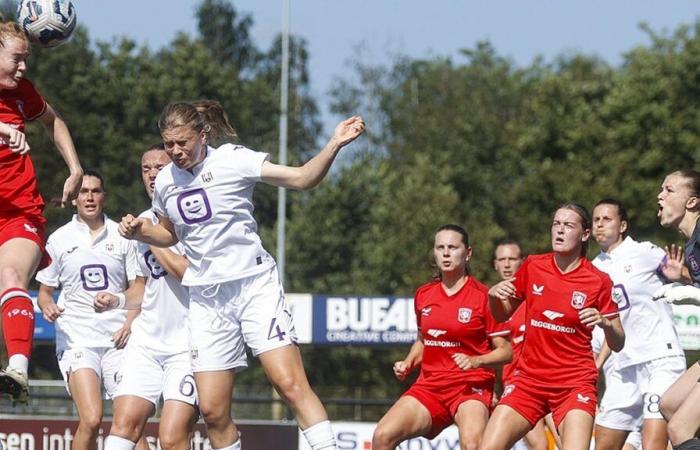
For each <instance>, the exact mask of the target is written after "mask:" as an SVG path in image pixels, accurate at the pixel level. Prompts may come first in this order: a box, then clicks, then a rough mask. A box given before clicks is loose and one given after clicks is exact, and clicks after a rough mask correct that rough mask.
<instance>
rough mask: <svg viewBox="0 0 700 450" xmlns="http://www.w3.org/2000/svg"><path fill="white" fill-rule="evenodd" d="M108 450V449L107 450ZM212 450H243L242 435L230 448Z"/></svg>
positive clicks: (213, 449)
mask: <svg viewBox="0 0 700 450" xmlns="http://www.w3.org/2000/svg"><path fill="white" fill-rule="evenodd" d="M105 450H107V449H105ZM211 450H241V436H240V433H238V440H237V441H236V442H234V443H233V444H231V445H229V446H228V447H222V448H214V447H212V448H211Z"/></svg>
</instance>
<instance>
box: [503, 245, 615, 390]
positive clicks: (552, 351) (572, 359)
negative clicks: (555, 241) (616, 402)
mask: <svg viewBox="0 0 700 450" xmlns="http://www.w3.org/2000/svg"><path fill="white" fill-rule="evenodd" d="M514 284H515V289H516V295H515V296H516V297H517V298H520V299H523V300H524V301H525V311H526V312H525V326H526V331H525V341H524V343H523V346H522V349H521V352H520V357H519V359H518V361H517V368H518V370H519V376H523V377H528V378H531V379H534V380H536V381H537V382H539V383H543V384H556V385H560V386H569V385H575V384H579V383H580V382H590V381H591V380H592V381H593V382H595V380H597V378H598V370H596V367H595V363H594V361H593V352H592V350H591V334H592V331H593V329H592V328H591V327H588V326H585V325H583V324H582V323H581V320H580V319H579V316H578V315H579V311H580V310H582V309H584V308H596V309H597V310H598V311H600V312H601V313H602V314H603V315H605V316H606V317H614V316H616V315H617V304H616V303H615V302H613V300H612V287H613V284H612V281H611V280H610V277H608V275H607V274H605V273H603V272H601V271H600V270H598V269H596V268H595V267H594V266H593V264H591V262H590V261H588V260H587V259H585V258H582V259H581V263H580V264H579V266H578V267H577V268H576V269H574V270H572V271H571V272H568V273H565V274H563V273H561V271H560V270H559V268H558V267H557V266H556V263H555V262H554V254H553V253H546V254H543V255H534V256H528V258H527V259H526V260H525V262H524V263H523V265H522V266H521V267H520V269H519V270H518V272H517V273H516V274H515V282H514Z"/></svg>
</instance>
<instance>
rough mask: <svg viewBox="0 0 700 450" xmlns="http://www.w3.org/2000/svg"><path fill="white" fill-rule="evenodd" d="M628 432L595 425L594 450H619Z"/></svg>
mask: <svg viewBox="0 0 700 450" xmlns="http://www.w3.org/2000/svg"><path fill="white" fill-rule="evenodd" d="M629 433H630V432H629V431H628V430H617V429H614V428H608V427H606V426H603V425H599V424H597V423H596V425H595V448H596V450H619V449H621V448H622V446H623V445H624V444H625V440H626V439H627V435H629Z"/></svg>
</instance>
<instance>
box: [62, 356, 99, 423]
mask: <svg viewBox="0 0 700 450" xmlns="http://www.w3.org/2000/svg"><path fill="white" fill-rule="evenodd" d="M100 384H101V383H100V378H99V375H97V373H96V372H95V371H94V370H93V369H88V368H79V369H77V370H74V371H72V372H71V374H70V377H69V379H68V386H69V387H70V393H71V397H72V398H73V402H75V406H76V408H77V409H78V415H79V416H80V420H81V421H86V422H89V423H91V424H92V425H95V424H96V423H99V421H100V420H101V419H102V391H101V389H100Z"/></svg>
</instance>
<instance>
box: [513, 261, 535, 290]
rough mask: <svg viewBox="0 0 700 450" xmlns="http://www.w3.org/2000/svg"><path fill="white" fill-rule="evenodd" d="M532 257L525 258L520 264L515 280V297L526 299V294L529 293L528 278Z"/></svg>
mask: <svg viewBox="0 0 700 450" xmlns="http://www.w3.org/2000/svg"><path fill="white" fill-rule="evenodd" d="M530 261H531V259H530V257H529V256H528V257H527V258H525V261H523V263H522V264H521V265H520V268H518V271H517V272H515V280H514V281H513V286H515V298H517V299H519V300H525V294H526V293H527V279H528V269H529V268H530Z"/></svg>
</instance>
